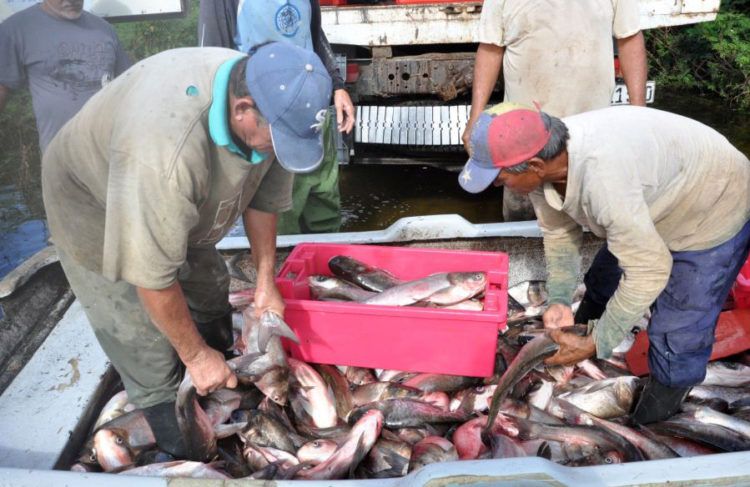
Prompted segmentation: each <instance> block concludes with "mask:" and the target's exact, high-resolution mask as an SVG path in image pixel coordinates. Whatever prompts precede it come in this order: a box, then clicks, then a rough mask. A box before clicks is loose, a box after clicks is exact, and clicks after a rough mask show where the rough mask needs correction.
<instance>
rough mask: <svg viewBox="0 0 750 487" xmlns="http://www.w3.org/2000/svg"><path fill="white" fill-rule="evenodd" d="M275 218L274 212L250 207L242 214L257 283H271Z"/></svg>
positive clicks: (274, 256) (274, 248)
mask: <svg viewBox="0 0 750 487" xmlns="http://www.w3.org/2000/svg"><path fill="white" fill-rule="evenodd" d="M276 219H277V217H276V214H274V213H266V212H264V211H258V210H254V209H252V208H248V209H247V210H246V211H245V213H244V215H243V221H244V224H245V232H246V233H247V238H248V240H249V241H250V248H251V249H252V254H253V263H254V264H255V270H256V271H257V273H258V284H259V285H260V284H261V283H263V284H269V283H273V278H274V267H275V265H276Z"/></svg>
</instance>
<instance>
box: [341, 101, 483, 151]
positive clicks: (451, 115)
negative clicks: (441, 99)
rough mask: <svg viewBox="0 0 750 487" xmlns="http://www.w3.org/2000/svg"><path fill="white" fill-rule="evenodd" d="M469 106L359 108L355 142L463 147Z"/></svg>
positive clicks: (370, 106) (367, 106)
mask: <svg viewBox="0 0 750 487" xmlns="http://www.w3.org/2000/svg"><path fill="white" fill-rule="evenodd" d="M469 110H470V105H450V106H445V105H444V106H376V105H365V106H358V107H357V124H356V128H355V134H354V141H355V142H358V143H363V144H388V145H412V146H423V145H424V146H429V145H461V144H462V142H461V134H463V131H464V129H465V128H466V122H467V120H468V119H469Z"/></svg>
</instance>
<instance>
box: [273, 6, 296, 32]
mask: <svg viewBox="0 0 750 487" xmlns="http://www.w3.org/2000/svg"><path fill="white" fill-rule="evenodd" d="M301 22H302V14H300V11H299V9H298V8H297V7H295V6H294V5H292V4H291V3H286V4H285V5H282V6H281V7H279V9H278V10H277V11H276V30H277V31H279V32H280V33H281V35H283V36H285V37H294V36H295V35H296V34H297V31H298V30H299V26H300V23H301Z"/></svg>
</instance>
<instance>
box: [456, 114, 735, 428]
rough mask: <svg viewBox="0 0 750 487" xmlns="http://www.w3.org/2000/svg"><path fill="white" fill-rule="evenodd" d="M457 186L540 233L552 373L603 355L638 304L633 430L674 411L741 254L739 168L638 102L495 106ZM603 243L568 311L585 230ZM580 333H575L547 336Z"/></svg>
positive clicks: (726, 153) (693, 375)
mask: <svg viewBox="0 0 750 487" xmlns="http://www.w3.org/2000/svg"><path fill="white" fill-rule="evenodd" d="M470 143H471V154H472V157H471V159H470V160H469V162H467V164H466V166H465V167H464V169H463V171H462V172H461V174H460V176H459V184H460V185H461V186H462V187H463V188H464V189H465V190H467V191H469V192H472V193H477V192H480V191H483V190H484V189H485V188H487V187H488V186H489V185H490V184H493V183H494V184H495V185H503V186H505V187H507V188H509V189H511V190H513V191H516V192H518V193H521V194H528V195H529V198H530V199H531V202H532V204H533V205H534V210H535V212H536V214H537V217H538V220H539V226H540V227H541V229H542V232H543V235H544V253H545V258H546V263H547V272H548V278H547V288H548V292H549V307H548V309H547V311H546V312H545V313H544V324H545V326H546V327H547V328H552V329H554V330H553V331H552V332H551V337H552V338H553V339H554V340H555V341H556V342H557V343H558V344H559V345H560V351H559V352H558V353H557V354H556V355H555V356H553V357H551V358H550V359H549V360H548V363H550V364H566V365H567V364H575V363H577V362H579V361H581V360H583V359H585V358H588V357H591V356H593V355H594V354H596V355H597V356H598V357H600V358H608V357H610V356H611V354H612V350H613V349H614V348H615V347H617V346H618V345H619V344H620V342H622V340H623V339H624V338H625V336H626V335H627V334H628V333H629V332H630V330H631V329H632V328H633V327H634V326H635V325H637V324H638V322H639V321H640V320H641V318H642V317H643V316H644V314H645V313H646V312H647V311H648V310H649V309H650V311H651V318H650V321H649V325H648V335H649V342H650V347H649V356H648V359H649V368H650V371H651V376H650V379H649V382H648V383H647V385H646V387H645V389H644V391H643V393H642V394H641V398H640V400H639V402H638V404H637V405H636V407H635V410H634V411H633V414H632V419H633V420H634V421H635V422H637V423H650V422H654V421H660V420H663V419H665V418H667V417H669V416H671V415H672V414H674V413H675V412H677V411H678V410H679V407H680V404H681V402H682V400H683V399H684V397H685V395H686V394H687V392H688V391H689V389H690V388H691V387H692V386H693V385H695V384H698V383H700V382H702V381H703V379H704V377H705V373H706V364H707V362H708V359H709V356H710V355H711V348H712V345H713V342H714V329H715V327H716V321H717V319H718V316H719V313H720V312H721V308H722V305H723V304H724V301H725V300H726V297H727V295H728V293H729V290H730V289H731V287H732V284H733V282H734V280H735V278H736V277H737V274H738V273H739V270H740V267H741V266H742V264H743V263H744V261H745V259H746V256H747V254H748V250H749V249H750V223H748V220H749V219H750V161H748V159H747V157H746V156H745V155H743V154H742V153H741V152H740V151H738V150H737V149H736V148H735V147H733V146H732V145H731V144H730V143H729V142H728V141H727V140H726V138H724V137H723V136H722V135H721V134H719V133H718V132H716V131H715V130H713V129H711V128H710V127H707V126H705V125H703V124H701V123H699V122H696V121H694V120H691V119H688V118H685V117H681V116H679V115H675V114H671V113H668V112H663V111H659V110H653V109H650V108H644V107H635V106H629V107H613V108H604V109H601V110H596V111H592V112H586V113H582V114H578V115H574V116H570V117H565V118H563V119H559V118H556V117H552V116H550V115H548V114H546V113H544V112H540V111H538V110H532V109H529V108H526V107H522V106H519V105H514V104H510V103H502V104H500V105H497V106H495V107H493V108H491V109H489V110H487V111H485V112H484V113H482V115H481V116H480V117H479V119H478V120H477V124H476V126H475V128H474V131H473V132H472V135H471V142H470ZM584 226H585V227H587V228H588V229H589V230H590V231H591V232H593V233H594V234H595V235H597V236H598V237H601V238H604V239H606V244H605V245H604V247H603V248H602V249H601V250H600V251H599V253H598V254H597V255H596V257H595V258H594V261H593V263H592V265H591V267H590V268H589V270H588V271H587V273H586V275H585V277H584V282H585V284H586V294H585V295H584V298H583V301H582V302H581V304H580V307H579V308H578V310H577V312H576V314H575V316H574V315H573V312H572V310H571V308H570V305H571V299H572V296H573V292H574V290H575V288H576V285H577V279H578V273H579V266H580V260H581V258H580V245H581V241H582V234H583V227H584ZM574 323H586V324H589V327H590V329H591V330H592V332H591V333H590V334H589V335H588V336H586V337H579V336H577V335H574V334H571V333H567V332H565V331H563V330H559V329H557V328H561V327H565V326H570V325H573V324H574Z"/></svg>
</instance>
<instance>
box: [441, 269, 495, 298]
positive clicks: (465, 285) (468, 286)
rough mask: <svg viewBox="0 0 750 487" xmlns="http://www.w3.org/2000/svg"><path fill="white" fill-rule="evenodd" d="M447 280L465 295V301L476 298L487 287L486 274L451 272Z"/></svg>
mask: <svg viewBox="0 0 750 487" xmlns="http://www.w3.org/2000/svg"><path fill="white" fill-rule="evenodd" d="M448 280H449V281H450V282H451V283H452V284H453V285H455V286H459V287H460V288H462V289H463V290H464V291H465V292H466V293H467V295H468V298H466V299H469V298H471V297H474V296H476V295H477V294H479V293H481V292H482V291H484V289H485V287H487V274H485V273H484V272H451V273H449V274H448Z"/></svg>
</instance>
